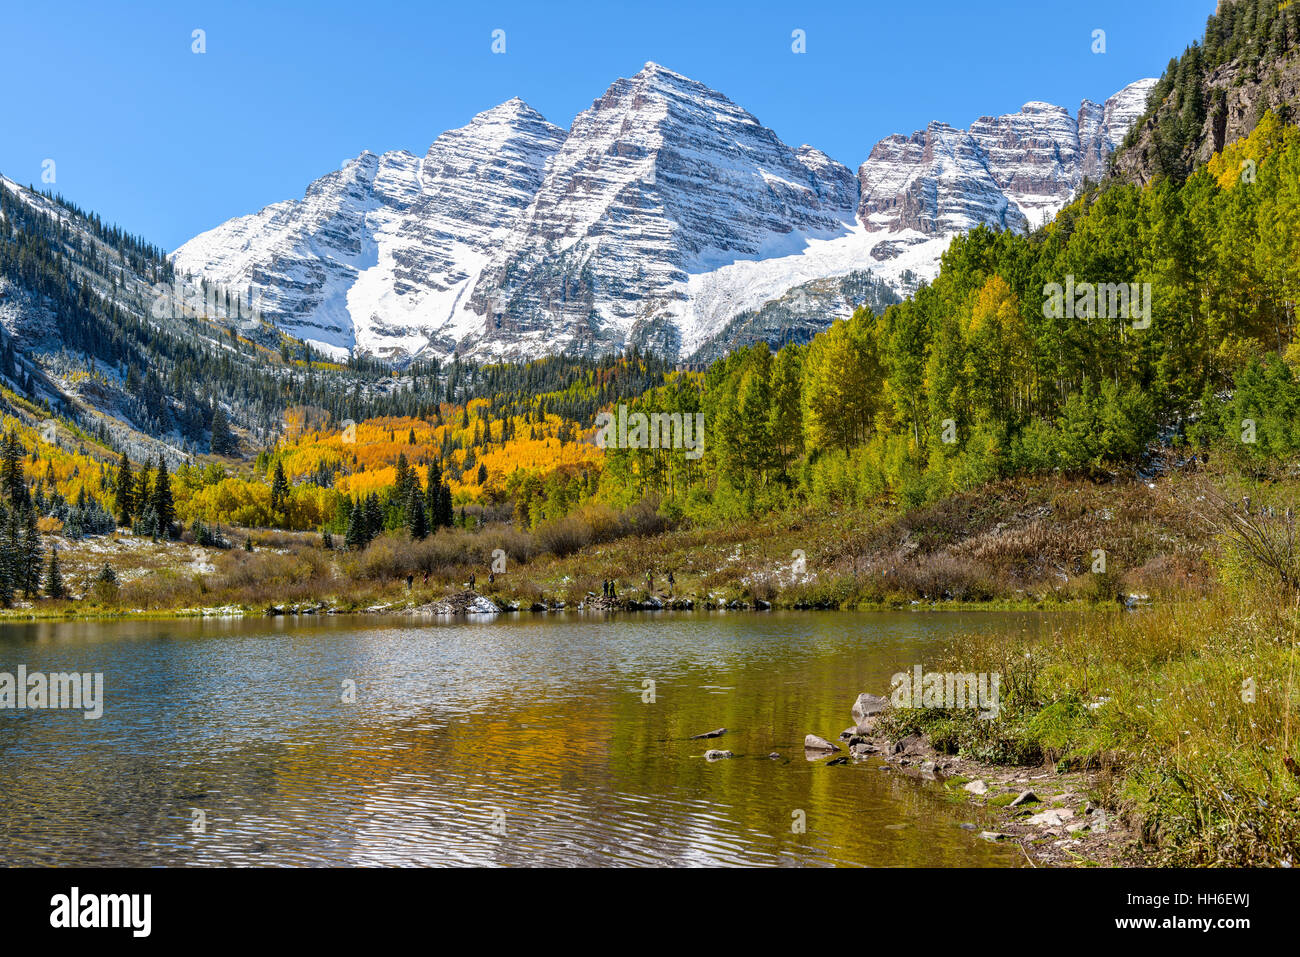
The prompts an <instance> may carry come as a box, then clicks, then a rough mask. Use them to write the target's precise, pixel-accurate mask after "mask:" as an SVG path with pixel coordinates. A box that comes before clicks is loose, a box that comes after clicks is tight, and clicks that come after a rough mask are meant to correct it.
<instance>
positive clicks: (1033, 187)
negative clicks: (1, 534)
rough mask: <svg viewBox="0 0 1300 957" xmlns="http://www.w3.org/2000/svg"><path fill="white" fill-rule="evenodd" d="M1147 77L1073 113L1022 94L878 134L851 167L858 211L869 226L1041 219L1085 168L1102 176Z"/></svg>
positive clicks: (941, 228)
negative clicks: (1012, 105)
mask: <svg viewBox="0 0 1300 957" xmlns="http://www.w3.org/2000/svg"><path fill="white" fill-rule="evenodd" d="M1154 85H1155V80H1139V81H1138V82H1137V83H1133V84H1130V85H1129V86H1127V87H1125V88H1124V89H1123V90H1121V91H1119V92H1118V93H1116V94H1115V95H1114V96H1112V97H1111V98H1110V99H1108V100H1107V101H1106V103H1105V104H1103V105H1098V104H1096V103H1093V102H1092V101H1091V100H1084V101H1083V103H1082V104H1081V106H1080V108H1079V113H1078V115H1077V116H1075V117H1071V116H1070V114H1069V113H1068V112H1066V110H1064V109H1063V108H1061V107H1059V106H1052V105H1051V104H1049V103H1040V102H1032V103H1026V104H1025V106H1024V107H1023V108H1022V109H1021V111H1020V112H1019V113H1011V114H1008V115H1006V116H997V117H988V116H986V117H981V118H980V119H978V120H976V121H975V122H974V123H973V124H972V125H971V128H970V129H969V130H959V129H955V128H954V127H951V126H949V125H948V124H946V123H937V122H936V123H931V124H930V125H929V126H928V127H926V129H925V130H922V131H918V132H916V133H913V134H912V135H911V136H910V137H905V136H900V135H895V136H890V137H887V138H885V139H884V140H881V141H880V143H878V144H877V145H876V147H875V149H873V150H872V151H871V156H870V157H869V158H868V159H867V161H866V162H865V163H863V164H862V167H861V168H860V169H859V171H858V184H859V187H860V191H861V198H860V200H859V203H858V218H859V219H860V220H861V222H862V223H863V225H865V226H866V228H867V229H868V230H872V231H888V232H903V231H906V230H913V231H915V232H918V233H921V234H923V235H925V236H936V235H951V234H955V233H958V232H965V231H966V230H969V229H973V228H975V227H976V226H979V225H986V226H990V227H993V228H996V229H1016V230H1023V229H1026V228H1027V227H1030V226H1039V225H1041V224H1042V223H1044V222H1046V221H1047V220H1048V219H1050V218H1051V217H1052V216H1054V215H1055V214H1056V212H1057V211H1058V210H1059V209H1060V208H1061V207H1062V206H1064V205H1065V204H1066V203H1067V202H1069V200H1070V198H1071V197H1072V196H1073V195H1074V194H1075V192H1076V191H1077V190H1078V188H1079V186H1080V185H1081V184H1082V182H1083V180H1084V178H1085V177H1091V178H1094V179H1096V178H1100V175H1101V173H1102V172H1103V171H1104V169H1105V163H1106V160H1107V159H1108V158H1109V157H1110V155H1111V153H1112V152H1113V151H1114V149H1115V148H1116V146H1118V144H1119V142H1120V140H1122V139H1123V136H1124V134H1125V133H1126V132H1127V130H1128V126H1129V125H1130V124H1131V123H1132V122H1133V120H1134V119H1135V118H1136V117H1137V116H1139V115H1140V114H1141V112H1142V108H1143V106H1144V104H1145V102H1146V95H1147V93H1148V92H1149V91H1150V89H1151V87H1152V86H1154Z"/></svg>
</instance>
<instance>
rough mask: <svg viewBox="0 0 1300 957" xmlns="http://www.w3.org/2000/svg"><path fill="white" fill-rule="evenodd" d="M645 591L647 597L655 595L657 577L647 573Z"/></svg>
mask: <svg viewBox="0 0 1300 957" xmlns="http://www.w3.org/2000/svg"><path fill="white" fill-rule="evenodd" d="M645 591H646V594H647V595H653V594H654V593H655V577H654V575H652V574H650V573H649V572H646V573H645Z"/></svg>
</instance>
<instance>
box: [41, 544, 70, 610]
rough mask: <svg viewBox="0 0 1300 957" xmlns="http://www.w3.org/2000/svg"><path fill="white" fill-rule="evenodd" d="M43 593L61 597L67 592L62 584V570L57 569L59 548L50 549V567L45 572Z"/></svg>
mask: <svg viewBox="0 0 1300 957" xmlns="http://www.w3.org/2000/svg"><path fill="white" fill-rule="evenodd" d="M45 594H46V595H48V596H49V597H51V598H63V597H65V596H66V595H67V594H68V589H67V586H65V585H64V584H63V572H62V571H60V570H59V550H58V549H57V548H51V549H50V569H49V571H47V572H46V573H45Z"/></svg>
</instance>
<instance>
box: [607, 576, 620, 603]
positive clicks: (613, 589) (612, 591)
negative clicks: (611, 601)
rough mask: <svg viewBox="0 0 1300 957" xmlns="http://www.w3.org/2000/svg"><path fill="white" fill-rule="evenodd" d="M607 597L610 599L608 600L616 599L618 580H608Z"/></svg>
mask: <svg viewBox="0 0 1300 957" xmlns="http://www.w3.org/2000/svg"><path fill="white" fill-rule="evenodd" d="M609 597H610V598H617V597H618V580H617V579H614V578H611V579H610V580H609Z"/></svg>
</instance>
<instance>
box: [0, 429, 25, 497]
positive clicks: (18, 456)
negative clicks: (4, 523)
mask: <svg viewBox="0 0 1300 957" xmlns="http://www.w3.org/2000/svg"><path fill="white" fill-rule="evenodd" d="M0 444H2V446H3V448H0V476H2V477H3V482H4V490H5V494H6V495H7V496H8V497H9V502H10V504H11V505H17V504H18V503H19V502H20V501H22V500H23V499H24V498H25V493H26V491H27V483H26V482H25V481H24V480H23V463H22V457H23V455H24V452H25V450H24V449H23V447H22V443H21V442H19V441H18V436H16V435H15V434H14V433H13V432H12V431H11V432H9V433H7V434H6V435H5V437H4V439H3V442H2V443H0Z"/></svg>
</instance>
